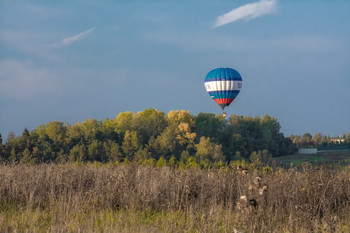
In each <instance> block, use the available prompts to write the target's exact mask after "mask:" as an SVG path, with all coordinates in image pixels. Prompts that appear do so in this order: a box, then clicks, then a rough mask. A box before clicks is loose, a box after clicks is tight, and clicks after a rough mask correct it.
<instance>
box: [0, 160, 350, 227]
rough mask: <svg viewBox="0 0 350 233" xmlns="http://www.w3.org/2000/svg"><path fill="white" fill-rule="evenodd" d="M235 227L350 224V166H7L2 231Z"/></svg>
mask: <svg viewBox="0 0 350 233" xmlns="http://www.w3.org/2000/svg"><path fill="white" fill-rule="evenodd" d="M265 186H266V187H267V188H263V187H265ZM261 190H263V191H264V192H263V193H262V194H260V191H261ZM252 200H254V201H255V202H254V203H255V204H256V205H255V204H254V205H252V204H251V203H252ZM235 231H241V232H350V168H349V167H346V168H343V169H342V170H331V169H326V168H322V167H312V166H309V165H305V166H303V167H302V168H300V169H296V168H293V169H289V170H284V169H277V170H275V171H271V170H270V171H268V172H266V171H263V170H262V171H260V170H256V169H255V170H253V169H251V170H248V171H247V172H242V171H241V170H239V169H236V168H231V169H226V170H224V171H223V170H200V169H185V170H179V169H173V168H169V167H161V168H155V167H151V166H137V165H135V166H133V165H128V166H100V165H99V166H96V165H92V164H90V165H82V166H76V165H72V164H66V165H36V166H25V165H7V166H5V165H2V166H0V232H235Z"/></svg>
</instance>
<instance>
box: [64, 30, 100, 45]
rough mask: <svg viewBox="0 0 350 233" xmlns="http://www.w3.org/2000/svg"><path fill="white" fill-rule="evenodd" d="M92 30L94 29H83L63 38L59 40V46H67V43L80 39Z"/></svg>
mask: <svg viewBox="0 0 350 233" xmlns="http://www.w3.org/2000/svg"><path fill="white" fill-rule="evenodd" d="M94 30H95V28H90V29H89V30H86V31H83V32H81V33H79V34H77V35H75V36H71V37H68V38H64V39H63V40H62V41H61V44H60V46H67V45H70V44H72V43H74V42H76V41H78V40H81V39H83V38H85V37H86V36H87V35H89V34H90V33H91V32H93V31H94Z"/></svg>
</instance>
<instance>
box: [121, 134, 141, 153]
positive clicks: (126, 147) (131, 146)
mask: <svg viewBox="0 0 350 233" xmlns="http://www.w3.org/2000/svg"><path fill="white" fill-rule="evenodd" d="M140 147H141V144H140V142H139V140H138V138H137V133H136V132H135V131H129V130H127V131H126V132H125V135H124V140H123V144H122V149H123V152H124V154H125V156H126V157H128V158H132V157H133V156H134V154H135V152H136V151H138V149H139V148H140Z"/></svg>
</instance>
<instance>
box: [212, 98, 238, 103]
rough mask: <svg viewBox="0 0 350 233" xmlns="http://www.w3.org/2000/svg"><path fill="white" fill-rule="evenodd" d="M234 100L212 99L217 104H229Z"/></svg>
mask: <svg viewBox="0 0 350 233" xmlns="http://www.w3.org/2000/svg"><path fill="white" fill-rule="evenodd" d="M234 100H235V99H214V101H215V102H216V103H217V104H230V103H232V101H234Z"/></svg>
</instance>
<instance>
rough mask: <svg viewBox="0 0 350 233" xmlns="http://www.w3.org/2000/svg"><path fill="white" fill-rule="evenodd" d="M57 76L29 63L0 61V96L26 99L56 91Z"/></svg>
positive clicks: (57, 86)
mask: <svg viewBox="0 0 350 233" xmlns="http://www.w3.org/2000/svg"><path fill="white" fill-rule="evenodd" d="M57 80H58V79H57V75H55V74H54V73H52V72H51V71H50V70H48V69H46V68H38V67H35V66H34V65H33V64H32V63H30V62H19V61H16V60H12V59H7V60H2V61H0V95H2V96H5V97H9V98H15V99H27V98H32V97H36V96H40V95H45V94H48V93H51V92H52V91H55V90H58V89H59V87H60V85H59V84H58V82H57Z"/></svg>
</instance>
